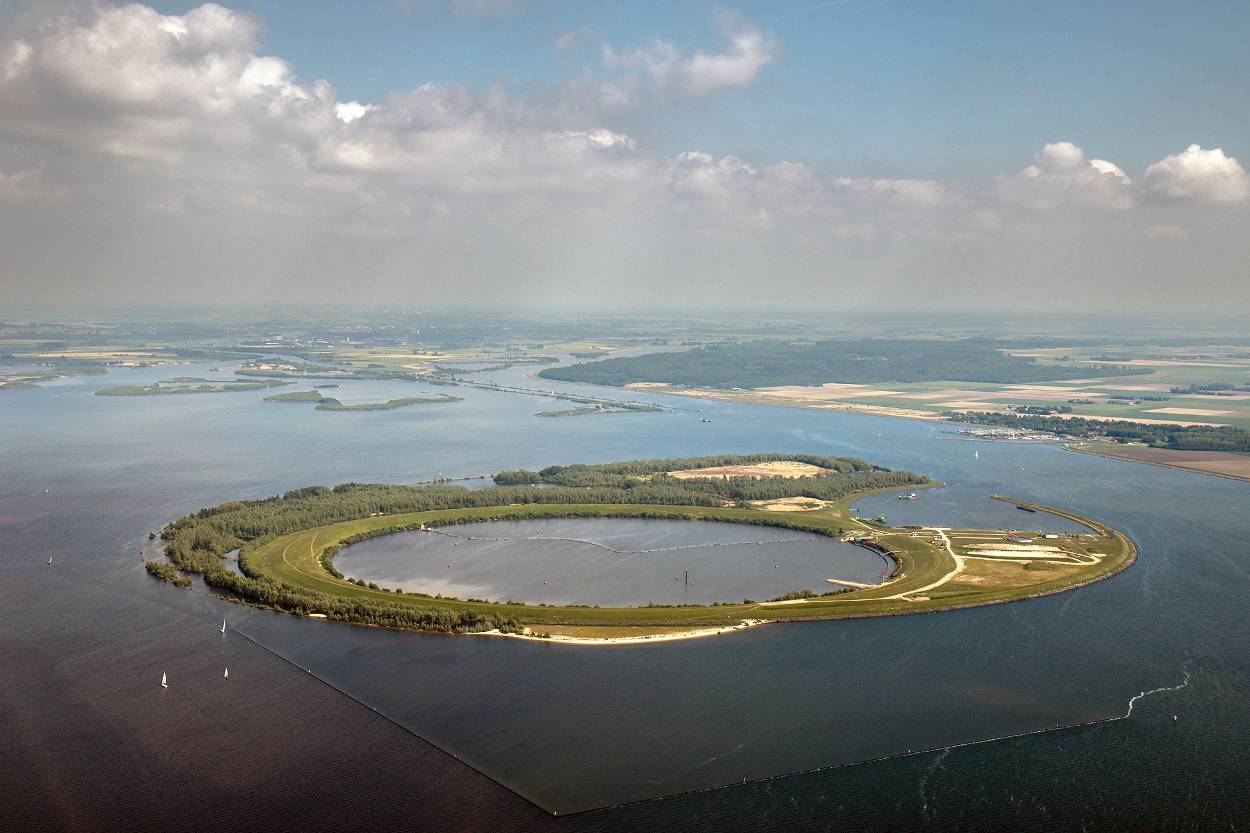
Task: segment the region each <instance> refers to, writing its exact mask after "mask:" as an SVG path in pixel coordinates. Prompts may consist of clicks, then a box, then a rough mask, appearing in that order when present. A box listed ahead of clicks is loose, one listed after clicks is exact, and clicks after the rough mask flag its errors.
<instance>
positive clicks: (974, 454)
mask: <svg viewBox="0 0 1250 833" xmlns="http://www.w3.org/2000/svg"><path fill="white" fill-rule="evenodd" d="M972 459H973V460H980V459H981V452H979V451H974V452H972Z"/></svg>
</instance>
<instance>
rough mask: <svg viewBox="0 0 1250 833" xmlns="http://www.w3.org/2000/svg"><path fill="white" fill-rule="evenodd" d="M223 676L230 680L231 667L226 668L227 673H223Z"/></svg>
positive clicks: (224, 678)
mask: <svg viewBox="0 0 1250 833" xmlns="http://www.w3.org/2000/svg"><path fill="white" fill-rule="evenodd" d="M221 678H222V679H223V680H228V679H230V669H229V668H227V669H226V673H224V674H222V675H221Z"/></svg>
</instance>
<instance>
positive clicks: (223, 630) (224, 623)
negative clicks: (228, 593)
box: [221, 616, 226, 633]
mask: <svg viewBox="0 0 1250 833" xmlns="http://www.w3.org/2000/svg"><path fill="white" fill-rule="evenodd" d="M221 632H222V633H225V632H226V618H225V617H224V616H223V617H222V619H221Z"/></svg>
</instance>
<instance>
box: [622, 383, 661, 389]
mask: <svg viewBox="0 0 1250 833" xmlns="http://www.w3.org/2000/svg"><path fill="white" fill-rule="evenodd" d="M625 387H627V388H631V389H633V390H654V389H655V388H666V387H668V382H630V383H629V384H627V385H626V386H625Z"/></svg>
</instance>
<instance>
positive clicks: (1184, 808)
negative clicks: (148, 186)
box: [0, 367, 1250, 831]
mask: <svg viewBox="0 0 1250 833" xmlns="http://www.w3.org/2000/svg"><path fill="white" fill-rule="evenodd" d="M206 369H207V368H206V367H204V368H201V367H183V368H175V369H169V368H153V369H144V370H134V371H119V372H116V373H113V374H110V375H109V376H105V377H79V378H75V379H70V380H66V381H65V382H62V383H58V384H57V385H54V386H49V387H48V388H45V389H44V390H39V391H13V392H6V393H3V394H0V397H3V398H0V420H2V427H3V429H4V430H3V432H0V472H2V473H3V477H0V600H3V605H0V667H2V668H3V669H4V673H3V674H0V760H3V762H4V763H2V764H0V815H2V816H3V817H4V818H5V820H6V821H8V822H9V824H8V827H9V828H10V829H49V828H52V829H91V828H112V829H134V830H148V829H150V830H155V829H165V828H167V827H168V826H170V824H171V823H173V819H177V823H178V824H179V826H181V827H183V828H184V829H213V828H220V827H226V826H232V827H236V828H237V827H241V826H250V827H255V826H258V825H267V826H277V827H285V828H289V827H292V826H302V827H306V828H308V829H314V828H317V829H320V828H322V827H325V826H327V825H333V826H338V827H341V828H344V829H352V828H370V829H374V830H378V829H411V828H412V826H413V825H414V823H415V822H414V819H420V821H421V823H422V824H424V825H427V826H435V827H441V828H444V829H487V828H489V829H492V830H506V829H547V828H549V827H551V826H552V825H553V824H559V826H560V827H562V828H569V829H587V830H590V829H595V830H600V829H606V830H622V831H623V830H657V829H679V828H695V827H702V828H705V829H725V830H761V829H772V830H797V829H847V828H850V829H882V830H907V829H951V830H966V829H989V830H1003V829H1011V830H1029V829H1039V830H1040V829H1047V830H1053V829H1080V828H1081V827H1082V826H1084V827H1086V828H1087V829H1091V830H1095V829H1098V830H1108V829H1113V830H1142V829H1160V828H1162V829H1174V830H1175V829H1190V830H1208V829H1240V828H1241V827H1243V826H1244V820H1245V819H1246V818H1247V817H1250V794H1248V791H1247V787H1246V784H1247V783H1250V777H1248V776H1250V766H1248V765H1247V763H1246V756H1245V754H1244V748H1243V746H1244V743H1243V739H1244V737H1246V736H1247V734H1248V733H1250V625H1247V623H1246V617H1245V615H1244V610H1245V596H1246V592H1247V590H1250V553H1248V552H1247V547H1246V544H1245V542H1246V541H1247V540H1250V511H1248V510H1250V484H1245V483H1239V482H1235V481H1229V480H1222V479H1217V478H1211V477H1204V476H1202V475H1197V474H1192V473H1187V472H1182V471H1176V470H1169V469H1161V468H1152V467H1147V466H1142V465H1136V464H1131V463H1121V462H1117V461H1113V460H1106V459H1102V458H1095V457H1090V456H1087V455H1077V454H1071V453H1067V452H1064V451H1062V450H1061V449H1059V448H1055V447H1051V446H1006V445H1003V446H999V445H987V444H978V445H977V446H976V447H977V448H979V450H980V452H981V455H980V459H979V460H978V459H974V458H973V456H972V454H971V453H970V450H969V449H970V447H972V445H973V444H971V443H966V442H950V441H946V440H943V439H942V434H941V432H940V430H939V429H938V428H937V427H935V426H933V425H930V424H927V423H923V422H910V421H902V420H891V419H882V418H876V417H866V416H858V415H854V414H835V413H822V412H812V411H802V410H792V409H783V408H762V407H744V406H735V405H728V404H723V403H699V407H700V408H702V410H703V415H706V416H709V417H710V418H711V419H712V423H710V424H709V423H701V422H700V421H699V419H700V417H699V416H696V415H695V414H693V413H691V412H689V411H681V410H677V411H674V412H672V413H664V414H610V415H599V416H592V417H584V418H581V417H578V418H568V419H556V420H551V419H538V418H534V417H532V414H533V413H535V412H537V411H539V410H544V409H545V408H547V407H548V405H547V403H546V402H544V401H543V400H541V399H536V398H529V397H521V396H513V395H505V394H497V393H491V392H486V391H475V390H464V391H463V392H462V393H463V395H464V396H465V401H464V402H461V403H451V404H447V405H437V406H428V407H427V406H420V407H416V408H411V409H403V410H398V411H386V412H374V413H341V414H338V413H326V412H316V411H313V410H312V409H311V408H303V407H300V406H275V405H272V404H268V405H266V404H263V403H261V402H260V399H261V397H262V396H263V395H264V392H255V393H231V394H218V395H202V396H183V397H163V398H158V399H154V398H127V399H117V398H104V397H94V396H91V392H92V391H93V390H94V389H95V388H96V387H101V386H106V385H113V384H132V383H139V382H146V381H152V380H156V379H161V378H167V377H168V376H172V375H205V373H204V371H205V370H206ZM524 370H525V369H521V368H515V369H513V370H512V371H506V372H497V373H496V374H495V375H496V377H497V380H498V381H500V382H504V381H508V380H509V379H510V378H511V380H513V381H516V380H520V379H521V377H522V374H523V372H524ZM509 373H512V374H515V376H514V377H508V374H509ZM349 386H350V387H351V388H352V392H351V395H352V396H353V397H360V398H363V399H386V398H394V397H396V396H403V395H411V394H412V393H413V392H414V391H415V390H420V388H418V387H415V386H412V385H404V384H398V383H389V382H359V383H344V387H349ZM544 386H547V385H546V383H544ZM458 393H461V392H459V391H458ZM336 395H337V394H336ZM345 395H346V393H345ZM646 398H651V399H655V400H657V401H665V402H671V403H672V404H673V405H675V406H676V407H679V408H681V407H686V408H688V407H690V404H691V403H690V402H689V401H685V400H666V399H664V398H663V397H658V396H654V395H647V397H646ZM345 401H346V400H345ZM774 450H775V451H782V450H797V451H809V452H814V453H830V454H853V455H860V456H864V457H867V458H869V459H872V460H873V461H874V462H877V463H880V464H883V465H887V466H891V467H894V468H910V469H913V470H917V471H921V472H923V473H926V474H929V475H931V476H933V477H935V478H938V479H941V480H943V481H945V482H947V483H949V484H951V485H950V486H949V487H948V488H946V489H943V490H940V491H926V492H925V493H923V494H922V495H921V499H920V500H918V501H916V502H915V503H914V504H911V503H907V504H904V502H898V503H888V504H885V505H883V506H882V507H880V508H879V509H878V510H877V511H883V512H885V514H887V515H889V516H891V520H892V521H894V522H901V521H902V519H903V518H904V517H905V516H904V515H903V514H901V513H904V512H915V513H917V514H916V515H914V516H910V517H916V518H922V519H923V522H938V521H945V522H946V523H943V524H942V525H952V526H959V525H964V524H969V525H972V524H976V523H983V522H984V519H985V518H987V516H986V515H985V513H986V512H987V511H989V512H1007V513H1008V514H1009V515H1010V514H1011V513H1013V512H1015V513H1017V514H1021V513H1019V512H1018V510H1014V509H1012V508H1011V507H1010V506H1008V505H999V504H996V503H991V502H989V501H987V500H986V499H985V498H986V497H987V496H988V495H991V494H1008V495H1011V496H1012V497H1015V498H1018V499H1021V500H1030V501H1038V502H1041V503H1047V504H1051V505H1055V506H1058V507H1061V508H1066V509H1070V510H1072V511H1075V512H1078V513H1081V514H1085V515H1089V516H1091V517H1094V518H1096V519H1098V520H1101V521H1105V522H1107V523H1110V524H1112V525H1114V526H1116V527H1118V528H1120V529H1123V530H1124V531H1125V532H1127V533H1128V534H1129V535H1130V536H1132V537H1133V539H1134V540H1135V541H1136V542H1137V544H1138V545H1139V547H1140V549H1141V556H1140V558H1139V560H1138V562H1137V564H1136V565H1134V566H1133V567H1132V568H1131V569H1130V570H1128V571H1126V572H1125V573H1122V574H1120V575H1119V576H1116V577H1115V578H1113V579H1110V580H1108V581H1105V582H1102V583H1099V584H1097V585H1093V586H1091V587H1087V588H1084V589H1082V590H1079V591H1075V592H1070V593H1065V594H1061V595H1058V596H1052V597H1047V598H1043V599H1037V600H1032V601H1027V602H1020V603H1014V604H1009V605H1001V606H994V607H987V608H980V609H975V610H967V611H956V612H951V613H944V614H931V615H924V616H913V617H893V618H888V619H876V620H862V621H855V622H827V623H804V624H795V625H770V626H766V627H763V628H760V629H757V630H753V631H747V632H744V633H740V634H735V635H731V636H724V637H717V638H713V639H706V640H702V641H694V642H688V643H674V644H666V645H655V646H643V647H633V648H606V649H589V650H585V649H577V648H572V647H569V646H556V645H542V644H537V645H536V644H528V643H518V642H515V641H510V640H491V639H487V638H455V637H440V636H432V635H420V634H399V633H386V632H380V631H374V630H366V629H359V628H350V627H346V626H339V625H334V624H328V623H323V622H315V621H309V620H300V619H296V618H293V617H289V616H278V615H274V614H267V613H261V612H253V611H250V610H245V609H241V608H238V607H235V606H232V605H228V604H226V603H224V602H221V601H219V600H215V599H212V598H208V597H206V596H205V595H203V594H199V593H190V592H185V591H178V590H175V589H173V588H171V587H169V586H167V585H162V584H158V583H156V582H154V581H152V580H150V579H149V578H148V577H147V576H146V575H145V574H144V573H143V571H142V563H141V560H140V557H139V552H140V549H141V548H142V547H144V546H145V544H146V538H147V532H148V531H149V530H152V529H157V528H159V526H160V525H161V524H162V523H164V522H165V521H167V520H168V519H170V518H172V517H176V516H177V515H179V514H181V513H184V512H187V511H191V510H193V509H195V508H198V507H200V506H204V505H208V504H212V503H215V502H218V501H221V500H226V499H230V498H235V497H257V496H263V495H266V494H272V493H275V492H278V491H281V490H283V489H287V488H292V487H296V486H302V485H307V484H310V483H331V484H332V483H337V482H343V481H347V480H383V481H394V482H415V481H419V480H425V479H429V478H431V477H435V476H439V475H447V474H455V475H468V474H473V475H476V474H481V473H482V472H489V471H493V470H497V469H502V468H519V467H528V468H534V467H541V466H544V465H548V464H551V463H569V462H594V461H606V460H615V459H624V458H639V457H649V456H660V455H663V456H678V455H684V454H695V453H716V452H735V451H737V452H748V451H774ZM45 489H47V490H48V491H47V492H46V493H45V491H44V490H45ZM987 506H992V507H993V508H992V509H987V508H986V507H987ZM872 508H873V507H872V506H871V505H870V504H869V502H868V501H865V511H866V512H867V511H871V510H872ZM929 513H932V514H929ZM1036 523H1037V520H1036V518H1034V517H1030V518H1029V519H1027V524H1026V523H1024V522H1022V523H1020V524H1019V525H1020V526H1026V525H1027V526H1030V527H1031V526H1034V525H1036ZM49 555H54V556H55V563H54V565H53V566H52V567H48V566H47V564H46V561H47V557H48V556H49ZM223 612H225V613H226V614H227V615H228V616H229V617H230V618H231V620H232V627H231V630H230V632H229V633H228V634H227V635H226V636H225V637H222V635H221V634H220V633H219V632H218V627H219V625H220V621H221V616H222V614H223ZM235 627H237V628H238V632H236V631H235ZM244 634H246V635H248V636H250V637H252V638H253V639H255V640H256V642H257V643H260V644H261V645H263V646H265V647H267V648H271V649H272V650H273V651H274V652H276V654H277V655H280V656H281V657H284V658H285V659H279V658H278V656H277V655H275V654H272V653H269V652H268V651H267V650H265V649H264V648H262V647H260V645H258V644H256V643H253V642H252V641H249V640H248V639H246V638H243V635H244ZM226 665H229V667H230V680H229V681H228V682H226V681H223V680H222V677H221V673H222V668H223V667H224V666H226ZM14 669H16V671H14ZM162 670H164V671H167V672H168V673H169V676H170V680H171V685H170V688H169V689H168V690H162V689H160V688H159V686H158V685H157V684H156V683H157V681H159V678H160V673H161V672H162ZM1186 673H1188V674H1189V675H1190V677H1189V679H1190V681H1189V684H1188V685H1187V686H1186V687H1184V688H1181V689H1177V690H1174V691H1159V692H1157V693H1155V694H1151V695H1149V696H1146V697H1144V698H1140V699H1139V700H1137V702H1136V703H1135V704H1134V708H1133V714H1132V716H1131V717H1130V718H1129V719H1127V720H1115V721H1112V722H1107V723H1101V724H1099V725H1095V726H1091V727H1086V728H1078V729H1066V730H1059V731H1051V732H1045V733H1042V734H1035V735H1029V736H1027V737H1021V738H1017V739H1012V740H1006V741H999V742H995V743H989V744H982V745H973V746H959V747H956V748H954V749H951V750H949V751H935V752H933V753H925V754H923V755H917V756H914V757H903V758H899V759H891V760H889V761H886V762H882V763H874V764H867V765H862V766H853V767H842V768H835V769H822V768H823V767H827V766H829V765H831V764H840V763H846V762H851V761H855V760H861V759H863V758H870V757H877V756H881V755H892V754H894V753H897V752H906V750H907V749H912V750H917V749H925V748H930V747H946V746H949V745H951V744H956V743H962V742H966V741H970V740H978V739H984V738H989V737H994V736H997V735H1000V734H1012V733H1015V732H1019V731H1033V730H1037V729H1041V728H1045V727H1046V726H1052V727H1053V725H1054V724H1068V723H1077V722H1083V721H1086V720H1101V719H1104V718H1110V717H1118V716H1120V715H1123V714H1124V713H1125V711H1126V710H1127V709H1128V704H1129V701H1130V700H1131V699H1132V698H1133V697H1134V696H1135V695H1138V694H1139V693H1140V692H1143V691H1150V690H1153V689H1166V688H1170V687H1175V686H1177V685H1178V684H1179V683H1181V682H1182V681H1183V680H1184V679H1185V674H1186ZM323 681H324V682H323ZM327 683H328V684H329V685H327ZM227 686H228V687H227ZM340 690H341V691H345V692H348V693H349V694H350V695H351V697H353V698H355V699H354V700H353V699H349V698H348V697H345V696H343V694H341V693H339V691H340ZM361 703H364V704H365V706H364V707H362V706H361V705H360V704H361ZM373 709H376V711H373ZM1173 715H1175V716H1177V717H1178V718H1179V719H1178V720H1175V721H1174V720H1173ZM391 721H394V722H391ZM413 732H415V733H416V734H418V735H420V736H422V737H425V738H428V739H429V740H430V741H432V742H434V743H436V744H438V745H439V746H440V747H441V748H442V749H445V750H447V751H449V752H451V753H452V754H454V755H455V756H456V757H458V758H459V759H461V760H463V761H465V762H467V763H468V764H470V765H471V766H472V767H473V768H476V769H477V770H480V771H482V772H485V773H487V774H488V775H489V776H491V777H492V778H494V779H496V780H497V781H498V782H499V783H501V784H503V785H505V786H507V787H509V788H511V789H512V790H515V791H517V792H519V793H522V794H524V795H526V796H528V797H529V798H530V799H532V800H533V801H536V802H539V803H540V804H542V805H543V806H544V807H547V808H549V809H556V810H562V811H567V810H571V809H579V808H585V807H594V806H601V805H604V804H615V803H618V802H621V801H633V800H637V799H644V798H646V797H648V796H652V795H661V794H671V793H680V792H682V791H684V790H689V789H694V788H702V787H709V786H714V785H720V784H730V783H737V784H739V785H740V786H736V787H731V788H727V789H722V790H713V791H711V792H698V793H694V794H690V795H685V796H682V797H677V798H669V799H666V800H665V801H662V802H644V803H641V804H636V805H631V806H627V807H617V808H615V809H612V810H602V811H597V812H594V813H590V814H588V815H582V816H578V817H576V818H574V819H569V820H558V821H553V820H551V819H550V817H549V816H547V815H546V814H545V813H542V812H541V811H539V810H536V809H534V808H532V807H530V806H529V805H527V804H526V803H525V802H523V801H521V800H519V799H517V798H515V797H514V796H512V795H510V794H509V793H507V792H505V791H503V790H501V789H499V788H498V787H496V786H494V784H492V783H491V782H490V781H488V780H486V779H485V778H482V777H481V776H479V775H477V774H476V773H475V772H474V771H473V769H469V768H466V767H464V766H462V765H461V764H459V763H457V762H456V761H455V760H453V759H452V758H450V757H447V756H446V755H445V754H444V753H443V752H440V751H437V750H435V749H433V748H432V747H430V746H428V745H425V744H424V743H422V742H421V741H420V740H417V739H416V738H414V737H413V736H412V734H411V733H413ZM806 769H814V770H817V771H815V772H811V773H809V774H805V775H794V776H790V777H787V778H782V779H779V780H778V779H769V776H774V775H778V774H782V773H786V772H795V771H798V770H806ZM743 778H746V779H748V783H747V784H746V785H745V786H741V782H742V779H743ZM752 779H769V780H761V781H753V780H752Z"/></svg>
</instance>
